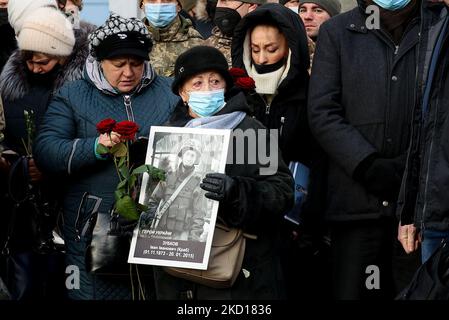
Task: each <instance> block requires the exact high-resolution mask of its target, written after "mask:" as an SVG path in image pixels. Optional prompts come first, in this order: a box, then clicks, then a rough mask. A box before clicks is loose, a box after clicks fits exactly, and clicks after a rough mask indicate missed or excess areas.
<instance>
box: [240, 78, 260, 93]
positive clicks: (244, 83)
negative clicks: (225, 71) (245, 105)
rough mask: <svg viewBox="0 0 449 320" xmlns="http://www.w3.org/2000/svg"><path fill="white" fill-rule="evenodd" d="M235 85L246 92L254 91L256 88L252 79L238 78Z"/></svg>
mask: <svg viewBox="0 0 449 320" xmlns="http://www.w3.org/2000/svg"><path fill="white" fill-rule="evenodd" d="M235 85H236V86H237V87H240V88H242V89H244V90H254V89H255V88H256V83H255V82H254V80H253V78H251V77H244V78H238V79H237V80H236V81H235Z"/></svg>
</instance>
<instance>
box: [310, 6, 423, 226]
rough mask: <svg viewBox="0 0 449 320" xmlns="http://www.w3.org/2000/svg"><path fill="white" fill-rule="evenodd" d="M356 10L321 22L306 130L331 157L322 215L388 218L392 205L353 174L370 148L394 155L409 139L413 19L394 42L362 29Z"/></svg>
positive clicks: (416, 30) (382, 34)
mask: <svg viewBox="0 0 449 320" xmlns="http://www.w3.org/2000/svg"><path fill="white" fill-rule="evenodd" d="M366 19H367V15H366V14H365V8H364V3H363V1H360V3H359V7H358V8H355V9H353V10H351V11H349V12H345V13H343V14H340V15H337V16H335V17H333V18H332V19H330V20H328V21H326V22H325V23H324V24H322V25H321V28H320V34H319V36H318V43H317V48H316V52H315V57H314V63H313V69H312V76H311V82H310V90H309V104H308V115H309V122H310V127H311V129H312V132H313V134H314V136H315V138H316V139H317V141H318V143H320V145H321V147H322V148H323V149H324V151H325V152H326V153H327V154H328V156H329V164H328V181H327V185H328V190H327V197H326V199H327V200H326V206H327V209H326V214H327V218H328V219H330V220H332V221H348V220H364V219H376V218H379V217H380V216H391V215H392V214H393V213H394V210H395V205H394V204H391V203H387V202H383V200H382V199H379V198H377V197H376V196H374V195H372V194H370V193H368V192H367V191H366V189H365V188H364V187H363V186H362V185H361V184H359V183H358V182H356V181H355V180H354V179H353V174H354V171H355V169H356V168H357V167H358V165H359V164H360V163H361V162H362V160H364V159H366V158H367V157H368V156H370V155H372V154H373V153H376V152H377V153H379V155H380V157H383V158H395V157H397V156H399V155H401V154H403V153H405V151H406V149H407V146H408V141H409V127H410V118H411V110H412V107H413V105H414V101H415V96H414V92H415V75H416V61H417V60H416V59H417V54H418V46H417V44H418V37H419V34H418V33H419V18H418V17H415V18H414V19H413V20H412V21H411V22H410V23H409V25H408V26H407V28H406V31H405V33H404V35H403V37H402V40H401V42H400V44H399V45H398V46H395V44H394V42H393V41H392V39H391V38H390V37H389V35H388V34H387V33H386V32H384V31H383V30H382V29H379V30H376V29H373V30H367V28H366V25H365V22H366Z"/></svg>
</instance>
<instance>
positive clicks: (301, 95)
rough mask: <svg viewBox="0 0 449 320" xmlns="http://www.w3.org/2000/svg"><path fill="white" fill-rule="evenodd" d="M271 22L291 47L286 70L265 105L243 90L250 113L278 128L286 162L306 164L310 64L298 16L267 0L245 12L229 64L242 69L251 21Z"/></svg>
mask: <svg viewBox="0 0 449 320" xmlns="http://www.w3.org/2000/svg"><path fill="white" fill-rule="evenodd" d="M267 22H272V23H274V24H275V25H276V26H279V28H280V29H281V31H282V33H283V34H284V35H285V36H286V38H287V42H288V47H289V48H290V50H291V63H290V70H289V72H288V74H287V77H286V78H285V79H284V80H283V81H282V82H281V83H280V84H279V87H278V91H277V93H276V95H275V97H274V98H273V101H272V102H271V104H270V105H269V106H268V105H267V102H266V101H265V100H264V98H263V97H262V96H261V95H260V94H258V93H256V92H251V93H249V94H247V100H248V104H249V105H250V115H252V116H255V117H256V119H257V120H259V121H260V122H262V124H263V125H264V126H265V127H267V128H268V129H279V135H280V141H279V147H280V149H281V151H282V156H283V158H284V160H285V162H286V163H289V162H290V161H301V162H303V163H305V164H307V165H310V161H311V158H312V156H311V148H312V147H311V146H312V144H313V142H312V136H311V134H310V130H309V127H308V123H307V110H306V106H307V90H308V84H309V74H308V72H307V70H308V68H309V64H310V60H309V52H308V47H307V35H306V32H305V29H304V25H303V23H302V21H301V19H298V15H297V14H294V12H293V11H291V10H290V9H287V8H285V7H284V6H282V5H279V4H274V3H269V4H265V5H263V6H261V7H259V8H258V9H257V10H256V11H253V12H251V13H250V14H248V15H246V16H245V17H244V18H243V19H242V21H241V22H240V23H239V25H238V26H237V28H236V30H235V33H234V37H233V40H232V65H233V67H237V68H241V69H244V70H246V68H245V65H244V62H243V48H244V41H245V38H246V36H247V33H248V32H249V30H251V29H252V28H253V27H254V26H255V25H258V24H263V23H267Z"/></svg>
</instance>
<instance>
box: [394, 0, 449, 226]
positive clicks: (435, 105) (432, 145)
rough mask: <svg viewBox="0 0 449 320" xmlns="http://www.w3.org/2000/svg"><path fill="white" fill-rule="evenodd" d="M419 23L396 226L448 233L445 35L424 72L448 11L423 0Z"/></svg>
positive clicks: (448, 63)
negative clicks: (413, 93)
mask: <svg viewBox="0 0 449 320" xmlns="http://www.w3.org/2000/svg"><path fill="white" fill-rule="evenodd" d="M422 14H423V21H422V26H421V40H420V44H419V61H418V73H417V77H418V79H417V82H418V84H419V86H418V90H417V92H416V104H415V108H414V112H413V127H412V141H411V144H410V150H409V154H408V158H407V166H406V170H405V174H404V179H403V181H402V189H401V193H400V195H399V201H398V216H399V219H400V220H401V223H402V224H411V223H414V224H415V225H416V227H418V228H421V229H425V228H428V229H433V230H439V231H447V230H449V197H448V195H447V193H448V183H449V158H448V155H449V136H448V133H449V112H448V109H447V101H448V98H449V78H448V74H447V69H448V68H449V58H448V52H449V31H448V28H447V27H446V30H445V31H446V34H445V35H444V38H443V43H442V47H441V51H440V53H439V55H438V57H435V59H436V61H435V62H436V69H435V72H434V74H433V75H430V74H429V67H430V65H431V62H432V59H434V58H432V52H433V50H434V48H435V45H436V42H437V38H438V35H439V34H440V31H441V30H442V28H443V24H444V21H445V19H448V18H449V16H448V11H447V7H446V5H444V3H441V4H433V5H430V4H428V3H427V1H423V11H422ZM426 86H430V87H429V88H430V98H429V103H428V104H427V106H426V108H427V111H423V108H424V106H423V94H424V90H425V88H426Z"/></svg>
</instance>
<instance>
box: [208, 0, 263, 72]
mask: <svg viewBox="0 0 449 320" xmlns="http://www.w3.org/2000/svg"><path fill="white" fill-rule="evenodd" d="M264 3H266V0H244V1H237V0H218V1H217V5H216V7H215V13H214V23H215V27H214V28H213V29H212V35H211V36H210V37H209V38H208V39H207V41H206V44H207V45H210V46H212V47H214V48H217V49H218V50H220V51H221V53H223V55H224V56H225V57H226V60H227V61H228V65H229V67H231V66H232V56H231V45H232V36H233V34H234V30H235V27H236V26H237V24H238V23H239V22H240V20H241V19H242V18H243V17H244V16H245V15H247V14H248V13H250V12H252V11H254V10H256V8H257V7H258V6H260V5H262V4H264Z"/></svg>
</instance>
